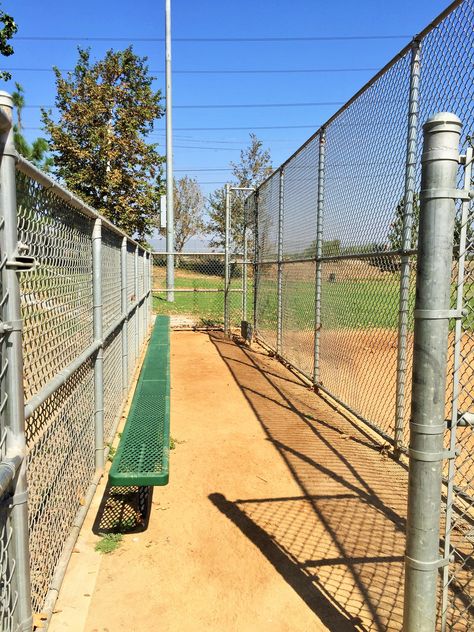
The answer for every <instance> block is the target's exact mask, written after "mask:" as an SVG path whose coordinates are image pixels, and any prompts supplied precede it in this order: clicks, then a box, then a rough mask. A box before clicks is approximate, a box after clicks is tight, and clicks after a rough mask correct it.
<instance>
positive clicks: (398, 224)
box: [385, 193, 474, 255]
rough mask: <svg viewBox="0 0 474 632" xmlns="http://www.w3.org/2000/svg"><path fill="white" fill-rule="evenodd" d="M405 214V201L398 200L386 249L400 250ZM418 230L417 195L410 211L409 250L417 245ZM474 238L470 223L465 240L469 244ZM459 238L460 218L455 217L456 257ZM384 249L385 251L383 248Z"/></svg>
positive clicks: (418, 203) (418, 201)
mask: <svg viewBox="0 0 474 632" xmlns="http://www.w3.org/2000/svg"><path fill="white" fill-rule="evenodd" d="M404 212H405V201H404V200H400V201H399V202H398V204H397V206H396V209H395V216H394V220H393V222H392V223H391V224H390V229H389V233H388V237H387V239H388V249H389V250H400V249H401V248H402V238H403V216H404ZM419 229H420V197H419V195H418V193H415V194H414V196H413V211H412V224H411V238H410V244H409V246H408V247H409V249H414V248H416V246H417V243H418V232H419ZM473 237H474V230H473V227H472V223H471V222H469V223H468V225H467V231H466V239H467V242H468V243H470V242H471V241H472V240H473ZM460 238H461V217H460V216H459V215H457V216H456V218H455V220H454V253H455V254H456V255H457V253H458V252H459V241H460ZM385 249H387V248H386V247H385Z"/></svg>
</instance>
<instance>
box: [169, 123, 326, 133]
mask: <svg viewBox="0 0 474 632" xmlns="http://www.w3.org/2000/svg"><path fill="white" fill-rule="evenodd" d="M320 127H321V123H320V124H314V125H247V126H246V127H175V128H174V129H175V131H176V132H210V131H229V130H244V131H249V130H254V129H314V130H316V129H319V128H320Z"/></svg>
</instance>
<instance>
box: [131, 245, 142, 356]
mask: <svg viewBox="0 0 474 632" xmlns="http://www.w3.org/2000/svg"><path fill="white" fill-rule="evenodd" d="M133 291H134V293H135V305H136V307H135V310H134V312H133V316H132V318H134V319H135V359H136V360H138V356H139V354H140V306H139V305H138V300H139V296H138V292H139V283H138V246H135V253H134V257H133Z"/></svg>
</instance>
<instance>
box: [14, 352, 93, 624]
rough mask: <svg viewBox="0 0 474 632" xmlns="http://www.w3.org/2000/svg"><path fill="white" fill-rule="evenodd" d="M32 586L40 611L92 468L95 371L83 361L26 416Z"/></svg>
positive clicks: (34, 604) (89, 479) (88, 363)
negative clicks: (30, 414) (42, 402)
mask: <svg viewBox="0 0 474 632" xmlns="http://www.w3.org/2000/svg"><path fill="white" fill-rule="evenodd" d="M26 439H27V450H28V486H29V498H28V506H29V530H30V555H31V589H32V605H33V611H34V612H41V611H42V608H43V603H44V600H45V598H46V595H47V593H48V590H49V587H50V582H51V579H52V577H53V574H54V571H55V568H56V565H57V563H58V561H59V559H60V556H61V553H62V551H63V546H64V543H65V541H66V539H67V537H68V535H69V532H70V530H71V527H72V525H73V520H74V518H75V516H76V513H77V511H78V510H79V508H80V507H81V505H83V504H84V502H85V500H84V499H85V494H86V491H87V489H88V487H89V485H90V482H91V479H92V476H93V473H94V375H93V367H92V362H91V361H90V360H89V361H87V362H86V363H85V364H83V365H82V366H81V367H80V368H79V369H78V370H77V371H76V372H75V373H73V375H71V377H70V378H69V379H68V380H67V382H66V383H65V384H64V385H63V386H61V387H60V388H58V389H57V390H56V391H55V392H54V393H53V394H52V395H51V396H50V397H49V398H48V399H47V400H46V401H45V403H44V404H43V405H42V406H40V407H39V408H38V409H37V410H36V411H35V412H34V414H33V415H32V416H31V417H30V418H29V419H28V420H27V429H26Z"/></svg>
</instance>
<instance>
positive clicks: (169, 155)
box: [165, 0, 174, 302]
mask: <svg viewBox="0 0 474 632" xmlns="http://www.w3.org/2000/svg"><path fill="white" fill-rule="evenodd" d="M165 14H166V15H165V24H166V53H165V55H166V252H167V255H166V288H167V290H168V291H167V293H166V300H167V301H170V302H172V301H174V292H173V289H174V206H173V130H172V115H171V105H172V101H171V0H165Z"/></svg>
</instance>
